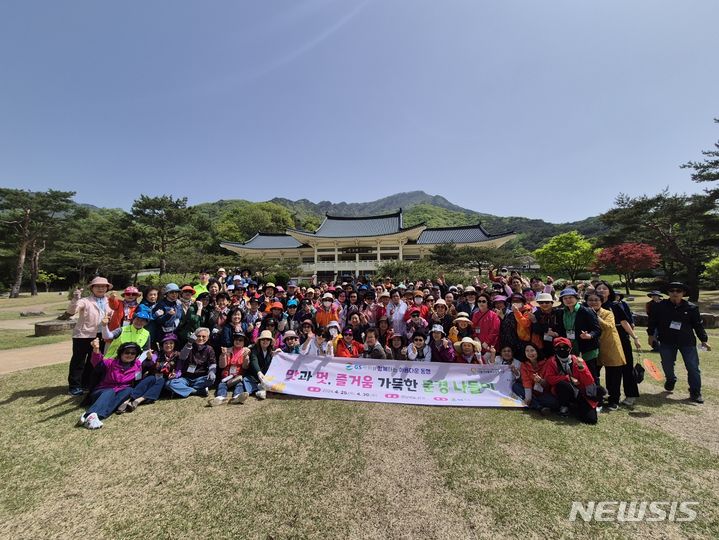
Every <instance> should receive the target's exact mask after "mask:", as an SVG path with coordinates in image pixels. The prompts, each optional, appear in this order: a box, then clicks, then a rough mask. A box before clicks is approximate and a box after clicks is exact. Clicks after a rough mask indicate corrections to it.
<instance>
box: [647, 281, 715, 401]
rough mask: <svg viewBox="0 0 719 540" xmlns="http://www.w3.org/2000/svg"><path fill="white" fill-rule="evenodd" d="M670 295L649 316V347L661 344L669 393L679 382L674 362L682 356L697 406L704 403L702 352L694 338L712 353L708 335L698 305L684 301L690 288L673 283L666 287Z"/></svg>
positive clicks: (691, 396)
mask: <svg viewBox="0 0 719 540" xmlns="http://www.w3.org/2000/svg"><path fill="white" fill-rule="evenodd" d="M667 293H668V295H669V298H668V299H666V300H662V301H661V302H659V303H657V305H656V306H654V307H653V308H652V309H651V311H650V313H649V326H648V327H647V334H648V335H649V345H650V346H652V345H654V343H655V342H656V341H658V342H659V355H660V356H661V358H662V369H663V370H664V375H665V376H666V381H665V383H664V389H665V390H666V391H667V392H672V391H673V390H674V387H675V385H676V382H677V377H676V374H675V373H674V363H675V362H676V359H677V353H681V355H682V358H683V359H684V366H685V367H686V369H687V375H688V380H689V399H690V400H691V401H693V402H695V403H704V398H703V397H702V379H701V370H700V369H699V353H698V351H697V341H696V338H695V337H694V336H695V335H696V337H697V338H699V341H700V342H701V347H702V349H703V350H705V351H710V350H711V347H710V346H709V343H708V341H709V336H707V333H706V330H704V322H703V321H702V318H701V315H700V314H699V308H698V307H697V305H696V304H693V303H691V302H687V301H686V300H684V295H685V294H688V293H689V287H687V286H686V285H685V284H684V283H680V282H678V281H673V282H671V283H670V284H669V285H668V286H667ZM655 333H656V336H657V337H656V338H655V337H654V335H655Z"/></svg>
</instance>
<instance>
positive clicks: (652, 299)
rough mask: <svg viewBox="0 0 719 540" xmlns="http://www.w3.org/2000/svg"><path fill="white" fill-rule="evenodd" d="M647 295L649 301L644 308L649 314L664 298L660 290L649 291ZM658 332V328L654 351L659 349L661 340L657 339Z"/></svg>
mask: <svg viewBox="0 0 719 540" xmlns="http://www.w3.org/2000/svg"><path fill="white" fill-rule="evenodd" d="M647 296H648V297H649V302H647V303H646V304H645V305H644V310H645V311H646V313H647V315H649V312H650V311H651V310H652V308H654V307H656V305H657V304H658V303H659V302H661V301H662V300H663V297H662V293H660V292H659V291H649V292H648V293H647ZM656 337H657V333H656V330H655V331H654V338H655V339H654V344H653V345H652V351H654V352H657V351H659V340H658V339H656Z"/></svg>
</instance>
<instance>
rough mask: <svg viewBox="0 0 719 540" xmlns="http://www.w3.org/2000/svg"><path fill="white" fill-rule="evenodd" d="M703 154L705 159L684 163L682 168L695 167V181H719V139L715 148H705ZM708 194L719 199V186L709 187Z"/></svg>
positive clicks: (693, 175) (693, 174)
mask: <svg viewBox="0 0 719 540" xmlns="http://www.w3.org/2000/svg"><path fill="white" fill-rule="evenodd" d="M714 122H715V123H717V124H719V118H715V119H714ZM702 154H703V155H704V157H705V159H704V161H689V162H687V163H685V164H684V165H682V168H683V169H694V172H693V173H692V180H694V181H695V182H716V181H719V141H717V142H715V143H714V150H703V151H702ZM707 194H708V196H709V197H711V198H712V199H714V200H715V201H716V200H717V199H719V187H717V186H714V187H712V188H709V189H707Z"/></svg>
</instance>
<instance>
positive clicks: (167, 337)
mask: <svg viewBox="0 0 719 540" xmlns="http://www.w3.org/2000/svg"><path fill="white" fill-rule="evenodd" d="M165 341H174V342H175V343H177V341H178V339H177V336H176V335H175V334H165V336H164V337H163V338H162V339H161V340H160V343H165Z"/></svg>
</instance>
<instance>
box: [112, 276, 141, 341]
mask: <svg viewBox="0 0 719 540" xmlns="http://www.w3.org/2000/svg"><path fill="white" fill-rule="evenodd" d="M139 297H140V291H139V290H138V288H137V287H133V286H132V285H131V286H129V287H126V288H125V290H124V291H122V300H120V299H119V298H118V297H117V296H115V293H114V292H113V293H112V294H110V296H108V298H107V303H108V305H109V306H110V309H112V317H110V322H109V323H108V324H107V327H108V329H109V330H110V331H111V332H114V331H115V330H117V329H118V328H122V327H123V326H128V325H129V324H130V323H131V322H132V317H133V315H134V314H135V310H136V309H137V307H138V305H139V304H138V302H137V299H138V298H139Z"/></svg>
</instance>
